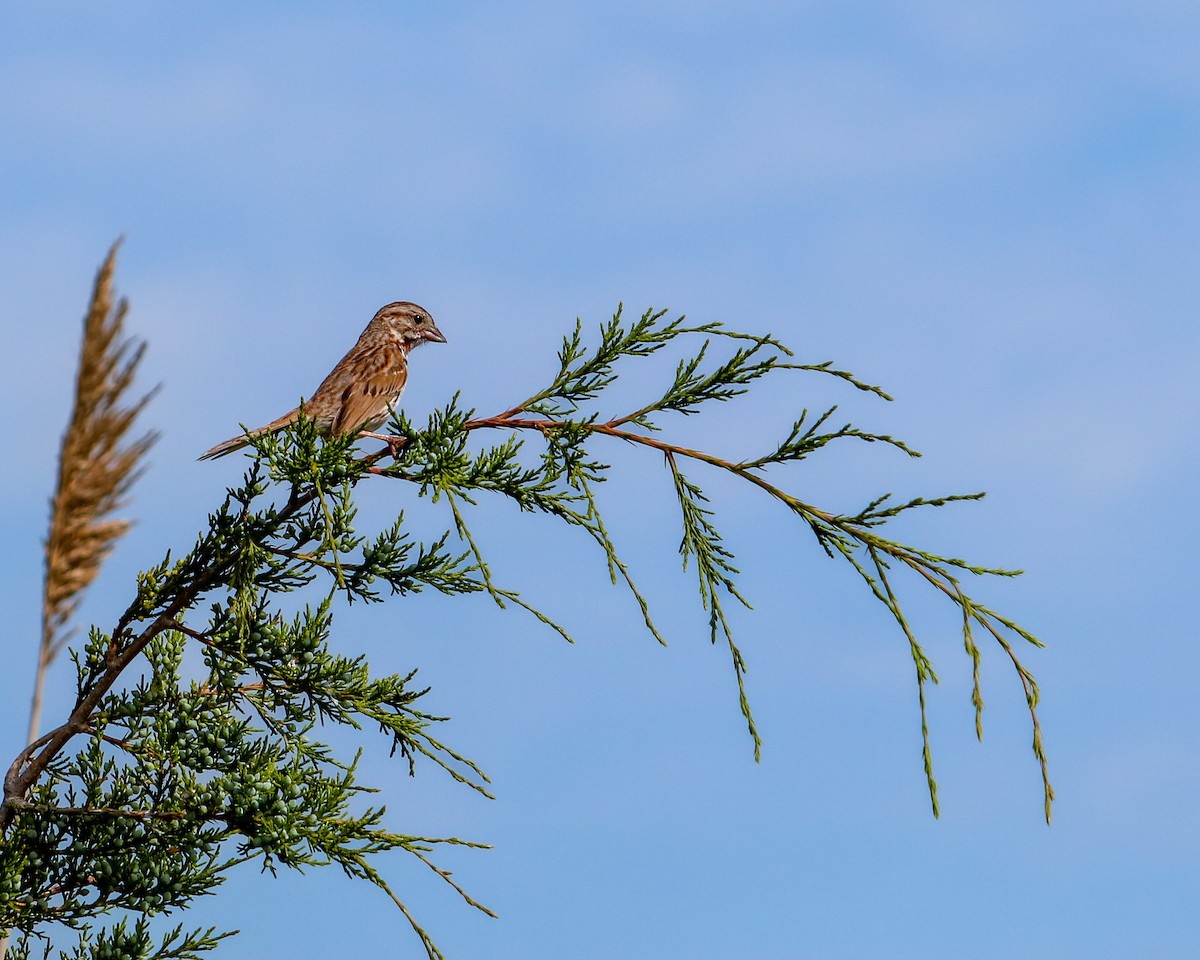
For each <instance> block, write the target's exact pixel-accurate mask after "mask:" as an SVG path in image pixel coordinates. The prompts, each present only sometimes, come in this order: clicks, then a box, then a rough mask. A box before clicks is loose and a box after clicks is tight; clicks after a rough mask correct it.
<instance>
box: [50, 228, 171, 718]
mask: <svg viewBox="0 0 1200 960" xmlns="http://www.w3.org/2000/svg"><path fill="white" fill-rule="evenodd" d="M120 245H121V241H120V240H117V241H116V243H114V244H113V245H112V247H111V249H110V250H109V251H108V256H107V257H106V258H105V259H104V263H103V264H102V265H101V267H100V271H99V272H98V273H97V274H96V285H95V288H94V289H93V291H92V302H91V306H90V307H89V308H88V313H87V317H86V318H85V319H84V325H83V345H82V348H81V351H80V358H79V377H78V380H77V382H76V385H75V408H74V410H73V411H72V413H71V420H70V423H69V424H68V425H67V430H66V433H64V434H63V440H62V451H61V453H60V455H59V463H58V489H57V490H56V492H55V494H54V499H53V500H51V502H50V532H49V533H48V534H47V536H46V581H45V594H44V599H43V607H42V643H41V650H40V652H39V656H38V666H37V676H36V679H35V681H34V693H33V703H32V706H31V708H30V712H29V740H30V742H32V741H33V739H34V738H35V737H36V736H37V730H38V724H39V721H40V714H41V708H42V688H43V684H44V681H45V675H46V669H47V668H48V667H49V666H50V664H51V663H52V662H53V661H54V658H55V656H56V655H57V654H58V652H59V650H61V649H62V645H63V644H64V643H65V642H66V640H67V639H68V637H69V633H68V632H67V631H66V625H67V622H68V621H69V620H70V618H71V615H72V614H73V613H74V612H75V608H76V607H77V606H78V604H79V600H80V595H81V593H82V592H83V590H84V589H86V588H87V586H88V585H89V584H90V583H91V582H92V581H93V580H94V579H95V578H96V574H97V573H99V571H100V565H101V563H103V561H104V559H105V558H106V557H107V556H108V555H109V554H110V553H111V552H112V549H113V546H114V545H115V543H116V541H117V540H118V539H120V538H121V537H122V536H123V535H124V534H125V532H126V531H127V530H128V529H129V526H130V521H128V520H115V519H111V518H110V514H111V513H112V512H113V511H114V510H117V509H118V508H119V507H121V506H123V505H124V503H125V499H126V495H127V494H128V492H129V489H130V487H132V486H133V484H134V482H135V481H136V480H137V478H138V477H139V476H141V473H142V470H143V469H144V467H143V466H142V465H141V464H142V460H143V458H144V457H145V455H146V452H147V451H148V450H149V449H150V447H151V446H153V444H154V442H155V441H156V440H157V439H158V433H157V432H156V431H150V432H148V433H146V434H144V435H143V436H141V437H140V438H139V439H137V440H134V441H132V442H129V443H127V444H124V445H122V444H123V442H124V441H125V437H126V434H127V433H129V430H130V428H131V427H132V426H133V422H134V420H135V419H137V416H138V414H139V413H141V411H142V408H143V407H145V406H146V404H147V403H148V402H149V401H150V398H151V397H153V396H154V394H155V393H157V392H158V387H155V388H154V389H153V390H151V391H150V392H149V393H147V394H145V395H144V396H143V397H142V398H141V399H140V400H138V401H136V402H135V403H133V404H130V405H125V404H124V403H123V401H124V400H125V394H126V392H127V391H128V389H129V387H130V385H131V384H132V382H133V378H134V374H135V373H136V371H137V367H138V364H139V363H140V362H141V359H142V355H143V354H144V353H145V351H146V344H145V342H135V341H134V340H132V339H123V338H122V336H121V328H122V324H123V322H124V320H125V314H126V313H127V312H128V309H129V305H128V303H127V302H126V301H125V300H124V299H123V298H122V299H121V300H119V301H116V302H115V304H114V299H115V295H114V292H113V282H112V280H113V271H114V269H115V268H116V262H117V249H118V247H120Z"/></svg>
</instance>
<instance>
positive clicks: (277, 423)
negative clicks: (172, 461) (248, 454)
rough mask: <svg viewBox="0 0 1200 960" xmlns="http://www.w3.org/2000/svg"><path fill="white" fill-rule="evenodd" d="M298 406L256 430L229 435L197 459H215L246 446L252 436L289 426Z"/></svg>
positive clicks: (297, 412)
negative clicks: (235, 435) (238, 435)
mask: <svg viewBox="0 0 1200 960" xmlns="http://www.w3.org/2000/svg"><path fill="white" fill-rule="evenodd" d="M299 412H300V408H299V407H297V408H296V409H295V410H289V411H288V412H287V413H285V414H284V415H283V416H282V417H279V418H278V419H277V420H272V421H271V422H270V423H268V424H267V425H266V426H265V427H259V428H258V429H257V430H248V431H246V432H245V433H243V434H242V435H241V436H240V437H230V438H229V439H228V440H225V441H224V442H222V443H218V444H217V445H216V446H215V447H213V448H212V449H211V450H205V451H204V453H202V454H200V456H198V457H197V458H196V459H197V460H216V459H217V457H223V456H225V455H226V454H227V453H233V451H235V450H241V449H242V447H245V446H248V445H249V443H250V439H251V438H252V437H261V436H262V435H263V434H265V433H278V432H279V431H280V430H282V429H283V428H284V427H287V426H290V425H291V424H293V423H295V422H296V416H297V415H298V414H299Z"/></svg>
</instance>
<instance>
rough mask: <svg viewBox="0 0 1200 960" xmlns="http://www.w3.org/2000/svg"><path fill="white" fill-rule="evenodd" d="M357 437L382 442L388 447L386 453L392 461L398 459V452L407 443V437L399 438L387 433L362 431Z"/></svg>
mask: <svg viewBox="0 0 1200 960" xmlns="http://www.w3.org/2000/svg"><path fill="white" fill-rule="evenodd" d="M359 436H360V437H370V438H371V439H372V440H382V441H383V442H384V443H386V444H387V445H388V452H389V453H390V454H391V455H392V459H393V460H399V459H400V451H401V450H402V449H403V448H404V445H405V444H406V443H408V437H399V436H395V435H393V434H389V433H373V432H371V431H370V430H364V431H363V432H362V433H360V434H359Z"/></svg>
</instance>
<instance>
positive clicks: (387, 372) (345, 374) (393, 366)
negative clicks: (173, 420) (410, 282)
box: [198, 300, 446, 460]
mask: <svg viewBox="0 0 1200 960" xmlns="http://www.w3.org/2000/svg"><path fill="white" fill-rule="evenodd" d="M445 342H446V338H445V337H444V336H442V332H441V331H440V330H439V329H438V328H437V324H435V323H434V322H433V317H431V316H430V315H429V311H428V310H426V309H425V308H424V307H419V306H417V305H416V304H415V303H409V302H408V301H406V300H401V301H397V302H396V303H389V304H388V305H387V306H385V307H381V308H380V309H379V312H378V313H376V314H375V316H374V317H372V318H371V322H370V323H368V324H367V327H366V329H365V330H363V332H362V334H361V335H360V336H359V338H358V342H357V343H355V344H354V346H353V347H351V348H350V352H349V353H347V354H346V355H345V356H344V357H342V359H341V360H339V361H338V363H337V366H335V367H334V368H333V369H332V370H331V371H330V372H329V376H327V377H326V378H325V379H324V380H322V381H321V384H320V386H318V387H317V389H316V390H314V391H313V394H312V396H311V397H309V399H308V400H307V401H304V402H303V405H304V416H305V417H307V418H308V419H310V420H312V421H314V422H315V423H316V426H317V431H318V432H319V433H321V434H322V435H323V436H345V435H347V434H365V435H367V436H378V434H373V433H371V431H373V430H375V428H376V427H378V426H380V424H382V423H383V422H384V421H385V420H387V418H388V417H389V416H390V415H391V412H392V406H393V404H395V403H396V402H397V401H398V400H399V399H400V395H401V394H402V393H403V392H404V385H405V383H406V382H407V381H408V354H409V352H410V351H411V350H413V348H415V347H419V346H420V345H421V344H423V343H445ZM299 413H300V408H299V407H297V408H296V409H294V410H289V411H288V412H287V413H285V414H284V415H283V416H281V417H278V418H276V419H275V420H272V421H271V422H270V423H268V424H267V425H266V426H263V427H259V428H258V429H256V430H250V431H248V432H247V433H243V434H242V435H241V436H238V437H231V438H230V439H228V440H226V441H224V442H222V443H218V444H217V445H216V446H215V447H213V448H212V449H211V450H207V451H205V452H204V453H202V454H201V455H200V456H199V457H198V459H200V460H212V459H215V458H217V457H223V456H225V455H226V454H228V453H233V452H234V451H235V450H240V449H241V448H242V447H244V446H246V445H248V444H249V443H250V440H251V439H252V438H254V437H261V436H263V435H264V434H268V433H278V432H279V431H280V430H283V429H284V428H285V427H288V426H291V425H292V424H293V423H295V422H296V419H297V417H298V416H299ZM380 439H385V440H386V439H388V438H386V437H380Z"/></svg>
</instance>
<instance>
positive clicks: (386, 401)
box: [313, 343, 408, 434]
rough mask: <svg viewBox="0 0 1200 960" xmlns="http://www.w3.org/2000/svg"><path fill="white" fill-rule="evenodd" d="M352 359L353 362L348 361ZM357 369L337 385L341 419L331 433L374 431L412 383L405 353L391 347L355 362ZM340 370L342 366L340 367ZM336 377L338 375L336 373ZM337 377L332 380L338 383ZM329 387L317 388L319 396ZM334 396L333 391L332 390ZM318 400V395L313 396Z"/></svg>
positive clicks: (357, 358) (376, 349) (389, 344)
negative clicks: (409, 383)
mask: <svg viewBox="0 0 1200 960" xmlns="http://www.w3.org/2000/svg"><path fill="white" fill-rule="evenodd" d="M347 359H351V358H347ZM353 363H354V365H353V368H352V369H350V370H347V371H345V372H344V374H348V375H343V377H341V378H339V380H337V381H335V384H336V386H334V385H331V386H334V389H337V388H340V390H338V393H337V399H338V403H337V405H336V409H337V416H336V417H335V418H334V421H333V424H332V426H331V428H330V433H333V434H346V433H353V432H355V431H357V430H361V429H363V427H364V426H367V427H368V428H369V429H373V428H374V427H376V426H378V425H379V424H380V423H382V422H383V421H384V420H385V419H386V418H387V415H388V410H389V409H391V406H392V404H393V403H395V402H396V401H397V400H399V399H400V394H401V393H403V392H404V384H405V383H406V382H407V380H408V363H407V360H406V358H405V356H404V351H403V350H401V349H400V347H399V346H396V345H395V344H391V343H385V344H380V345H378V346H376V347H375V348H373V349H372V350H371V351H369V352H364V353H360V354H358V355H357V356H356V357H354V358H353ZM338 366H341V364H339V365H338ZM334 373H337V371H336V370H335V371H334ZM334 373H331V374H330V375H329V380H328V381H326V382H327V383H328V382H329V381H334ZM325 385H326V384H324V383H323V384H321V387H318V388H317V392H318V393H319V392H320V391H321V389H322V388H323V387H325ZM331 392H332V390H331ZM313 396H314V399H315V398H316V394H314V395H313Z"/></svg>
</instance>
